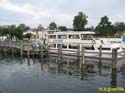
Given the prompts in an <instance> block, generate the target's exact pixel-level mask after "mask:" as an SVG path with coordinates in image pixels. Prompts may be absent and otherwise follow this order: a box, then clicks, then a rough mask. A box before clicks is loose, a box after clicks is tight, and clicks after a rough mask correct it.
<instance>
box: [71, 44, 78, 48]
mask: <svg viewBox="0 0 125 93" xmlns="http://www.w3.org/2000/svg"><path fill="white" fill-rule="evenodd" d="M69 48H70V49H78V45H71V44H69Z"/></svg>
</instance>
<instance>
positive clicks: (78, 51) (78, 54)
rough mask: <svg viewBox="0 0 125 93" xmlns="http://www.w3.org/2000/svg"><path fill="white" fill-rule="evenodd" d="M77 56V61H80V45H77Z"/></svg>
mask: <svg viewBox="0 0 125 93" xmlns="http://www.w3.org/2000/svg"><path fill="white" fill-rule="evenodd" d="M77 48H78V49H77V56H78V61H79V60H80V44H78V45H77Z"/></svg>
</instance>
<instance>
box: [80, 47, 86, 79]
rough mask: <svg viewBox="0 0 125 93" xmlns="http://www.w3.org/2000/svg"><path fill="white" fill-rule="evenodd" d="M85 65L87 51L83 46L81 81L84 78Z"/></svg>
mask: <svg viewBox="0 0 125 93" xmlns="http://www.w3.org/2000/svg"><path fill="white" fill-rule="evenodd" d="M84 65H85V50H84V47H83V46H82V61H81V80H83V78H84Z"/></svg>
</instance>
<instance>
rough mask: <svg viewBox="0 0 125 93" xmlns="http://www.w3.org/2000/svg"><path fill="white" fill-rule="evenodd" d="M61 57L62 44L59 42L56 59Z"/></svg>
mask: <svg viewBox="0 0 125 93" xmlns="http://www.w3.org/2000/svg"><path fill="white" fill-rule="evenodd" d="M61 57H62V45H61V44H59V46H58V59H59V60H60V59H61Z"/></svg>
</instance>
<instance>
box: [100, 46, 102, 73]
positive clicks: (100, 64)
mask: <svg viewBox="0 0 125 93" xmlns="http://www.w3.org/2000/svg"><path fill="white" fill-rule="evenodd" d="M101 66H102V45H100V48H99V74H100V75H101Z"/></svg>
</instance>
